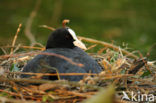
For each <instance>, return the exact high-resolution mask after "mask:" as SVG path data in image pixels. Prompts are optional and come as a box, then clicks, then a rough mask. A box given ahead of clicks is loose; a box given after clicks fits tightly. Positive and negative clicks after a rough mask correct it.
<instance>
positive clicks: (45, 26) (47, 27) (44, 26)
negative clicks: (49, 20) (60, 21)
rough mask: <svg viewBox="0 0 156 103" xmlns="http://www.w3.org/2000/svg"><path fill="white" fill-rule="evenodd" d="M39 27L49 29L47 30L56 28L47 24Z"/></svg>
mask: <svg viewBox="0 0 156 103" xmlns="http://www.w3.org/2000/svg"><path fill="white" fill-rule="evenodd" d="M39 27H41V28H46V29H49V30H51V31H54V30H56V29H55V28H53V27H50V26H47V25H40V26H39Z"/></svg>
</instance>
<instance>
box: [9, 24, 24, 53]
mask: <svg viewBox="0 0 156 103" xmlns="http://www.w3.org/2000/svg"><path fill="white" fill-rule="evenodd" d="M21 27H22V24H19V26H18V29H17V31H16V34H15V36H14V39H13V41H12V46H15V43H16V40H17V36H18V33H19V32H20V28H21ZM10 54H13V48H11V52H10Z"/></svg>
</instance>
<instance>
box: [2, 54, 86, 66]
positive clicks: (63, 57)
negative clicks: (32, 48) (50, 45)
mask: <svg viewBox="0 0 156 103" xmlns="http://www.w3.org/2000/svg"><path fill="white" fill-rule="evenodd" d="M37 54H40V55H48V56H56V57H59V58H61V59H64V60H66V61H68V62H69V63H71V64H73V65H76V66H79V67H83V66H84V65H83V64H81V63H76V62H74V61H72V60H71V59H70V58H67V57H65V56H63V55H59V54H55V53H45V52H39V53H23V54H11V55H2V56H0V58H10V57H19V56H26V55H37Z"/></svg>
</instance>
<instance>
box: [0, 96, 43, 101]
mask: <svg viewBox="0 0 156 103" xmlns="http://www.w3.org/2000/svg"><path fill="white" fill-rule="evenodd" d="M0 101H1V102H2V103H40V102H36V101H30V100H27V101H24V100H17V99H11V98H5V97H2V96H1V97H0Z"/></svg>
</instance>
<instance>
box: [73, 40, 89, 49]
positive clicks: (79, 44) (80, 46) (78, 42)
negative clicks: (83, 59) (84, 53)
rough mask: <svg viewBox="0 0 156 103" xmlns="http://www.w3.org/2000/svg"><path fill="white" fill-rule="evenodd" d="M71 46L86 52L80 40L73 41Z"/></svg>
mask: <svg viewBox="0 0 156 103" xmlns="http://www.w3.org/2000/svg"><path fill="white" fill-rule="evenodd" d="M73 44H74V45H75V46H77V47H79V48H81V49H83V50H87V48H86V46H85V44H84V43H82V42H81V41H80V40H78V39H77V40H75V41H74V42H73Z"/></svg>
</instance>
